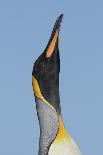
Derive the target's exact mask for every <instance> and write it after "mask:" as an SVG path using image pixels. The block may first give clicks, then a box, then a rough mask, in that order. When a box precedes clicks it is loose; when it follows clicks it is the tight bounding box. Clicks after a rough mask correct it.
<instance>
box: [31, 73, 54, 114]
mask: <svg viewBox="0 0 103 155" xmlns="http://www.w3.org/2000/svg"><path fill="white" fill-rule="evenodd" d="M32 86H33V91H34V94H35V96H36V97H38V98H39V99H41V100H42V101H44V102H45V103H47V104H48V105H49V106H50V107H51V108H52V109H53V110H55V109H54V107H52V106H51V105H50V103H48V101H47V100H45V98H44V97H43V95H42V93H41V91H40V87H39V84H38V81H37V80H36V79H35V77H34V76H32ZM55 111H56V110H55Z"/></svg>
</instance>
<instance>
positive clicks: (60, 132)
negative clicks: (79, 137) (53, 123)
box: [53, 115, 71, 143]
mask: <svg viewBox="0 0 103 155" xmlns="http://www.w3.org/2000/svg"><path fill="white" fill-rule="evenodd" d="M65 139H66V140H70V139H71V137H70V136H69V134H68V133H67V131H66V129H65V127H64V124H63V120H62V116H61V115H60V116H59V130H58V134H57V136H56V138H55V140H54V142H53V143H59V142H60V141H62V140H65Z"/></svg>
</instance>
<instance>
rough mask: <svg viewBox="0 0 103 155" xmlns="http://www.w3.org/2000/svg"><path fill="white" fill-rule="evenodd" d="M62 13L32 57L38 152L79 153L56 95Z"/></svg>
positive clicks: (42, 154) (50, 154)
mask: <svg viewBox="0 0 103 155" xmlns="http://www.w3.org/2000/svg"><path fill="white" fill-rule="evenodd" d="M62 18H63V14H61V15H60V16H59V17H58V18H57V20H56V22H55V25H54V28H53V31H52V33H51V37H50V39H49V42H48V44H47V46H46V48H45V50H44V52H43V53H42V54H41V55H40V56H39V57H38V59H37V60H36V61H35V63H34V66H33V71H32V86H33V91H34V96H35V102H36V109H37V116H38V120H39V125H40V139H39V151H38V155H81V152H80V150H79V148H78V146H77V144H76V143H75V142H74V141H73V139H72V138H71V136H70V135H69V134H68V133H67V130H66V129H65V127H64V123H63V119H62V114H61V107H60V95H59V73H60V56H59V47H58V44H59V31H60V27H61V21H62Z"/></svg>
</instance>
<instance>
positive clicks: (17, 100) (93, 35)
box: [0, 0, 103, 155]
mask: <svg viewBox="0 0 103 155" xmlns="http://www.w3.org/2000/svg"><path fill="white" fill-rule="evenodd" d="M61 13H64V19H63V23H62V27H61V33H60V55H61V74H60V95H61V107H62V113H63V119H64V122H65V126H66V128H67V129H68V131H69V133H70V134H71V136H72V137H73V138H74V140H75V141H76V142H77V144H78V145H79V146H80V148H81V151H82V153H83V154H84V155H87V154H90V155H97V154H103V149H102V146H103V1H101V0H98V1H95V0H86V1H83V0H78V1H76V0H73V1H57V0H55V1H54V0H52V1H48V0H44V1H40V0H38V1H36V0H29V1H27V0H25V1H24V0H18V1H14V0H9V1H7V0H4V1H0V154H2V155H7V154H8V155H14V154H15V155H24V154H25V155H28V154H29V155H37V150H38V138H39V125H38V120H37V116H36V110H35V102H34V97H33V91H32V86H31V73H32V67H33V63H34V60H35V59H36V58H37V57H38V56H39V55H40V54H41V52H43V50H44V49H45V47H46V44H47V41H48V39H49V37H50V34H51V31H52V28H53V24H54V22H55V20H56V18H57V17H58V16H59V15H60V14H61Z"/></svg>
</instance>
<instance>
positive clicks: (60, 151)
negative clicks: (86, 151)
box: [49, 138, 81, 155]
mask: <svg viewBox="0 0 103 155" xmlns="http://www.w3.org/2000/svg"><path fill="white" fill-rule="evenodd" d="M49 155H81V152H80V150H79V148H78V146H77V145H76V144H75V142H74V141H73V140H72V138H70V139H62V141H60V142H58V143H55V142H54V143H52V145H51V147H50V149H49Z"/></svg>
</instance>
